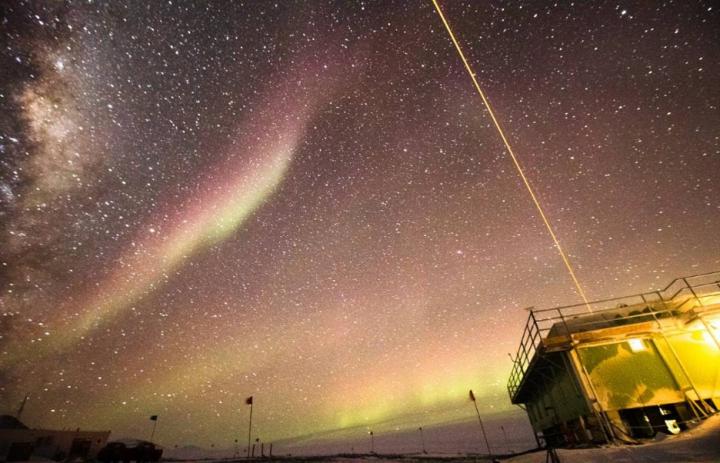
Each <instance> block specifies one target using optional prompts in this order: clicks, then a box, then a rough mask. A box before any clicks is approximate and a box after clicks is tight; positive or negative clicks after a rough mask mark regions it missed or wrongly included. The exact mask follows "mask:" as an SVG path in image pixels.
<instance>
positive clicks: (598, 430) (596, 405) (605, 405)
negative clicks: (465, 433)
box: [508, 272, 720, 446]
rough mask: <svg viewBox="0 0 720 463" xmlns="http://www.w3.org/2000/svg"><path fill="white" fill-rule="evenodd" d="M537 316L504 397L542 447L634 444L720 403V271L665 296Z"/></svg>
mask: <svg viewBox="0 0 720 463" xmlns="http://www.w3.org/2000/svg"><path fill="white" fill-rule="evenodd" d="M590 306H591V308H592V312H590V311H589V310H588V308H587V306H585V304H582V305H576V306H568V307H559V308H554V309H543V310H532V311H531V312H530V315H529V317H528V322H527V325H526V327H525V331H524V333H523V336H522V340H521V342H520V347H519V349H518V352H517V354H516V357H515V358H514V359H513V360H514V363H513V369H512V373H511V375H510V379H509V381H508V393H509V394H510V399H511V400H512V402H513V403H514V404H517V405H519V406H520V407H522V408H523V409H525V410H526V411H527V414H528V417H529V418H530V422H531V424H532V427H533V429H534V430H535V433H536V437H537V439H538V442H539V443H542V442H544V443H545V444H547V445H549V446H572V445H576V444H583V443H588V442H596V443H598V442H609V441H616V442H623V441H624V442H633V441H635V440H637V439H639V438H643V437H651V436H654V435H655V433H656V432H658V431H660V432H667V433H672V434H675V433H678V432H680V431H681V430H682V429H685V428H686V427H687V425H689V424H690V423H692V422H696V421H699V420H702V419H704V418H706V417H708V416H710V415H712V414H715V413H717V412H718V407H720V272H714V273H710V274H703V275H696V276H691V277H683V278H678V279H676V280H673V282H671V283H670V284H669V285H668V286H667V287H665V288H664V289H663V290H659V291H654V292H649V293H644V294H638V295H634V296H628V297H621V298H613V299H606V300H602V301H597V302H592V303H590Z"/></svg>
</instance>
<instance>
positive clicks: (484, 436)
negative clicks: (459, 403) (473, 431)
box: [470, 389, 492, 459]
mask: <svg viewBox="0 0 720 463" xmlns="http://www.w3.org/2000/svg"><path fill="white" fill-rule="evenodd" d="M470 400H472V403H473V405H475V413H477V417H478V422H479V423H480V431H482V435H483V439H485V446H486V447H487V451H488V456H489V457H490V459H492V451H491V450H490V442H489V441H488V438H487V434H485V426H484V425H483V422H482V418H480V410H478V406H477V401H476V400H475V394H473V391H472V389H470Z"/></svg>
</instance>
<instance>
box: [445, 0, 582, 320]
mask: <svg viewBox="0 0 720 463" xmlns="http://www.w3.org/2000/svg"><path fill="white" fill-rule="evenodd" d="M432 2H433V5H434V6H435V10H436V11H437V12H438V15H440V19H441V20H442V22H443V24H444V25H445V29H446V30H447V32H448V35H449V36H450V40H452V43H453V45H455V49H456V50H457V52H458V55H460V59H461V60H462V62H463V64H464V65H465V70H467V72H468V74H469V75H470V78H471V79H472V82H473V84H474V85H475V90H477V93H478V95H480V98H481V99H482V101H483V104H484V105H485V108H487V110H488V113H490V118H491V119H492V121H493V123H494V124H495V128H496V129H497V131H498V133H499V134H500V138H502V141H503V143H504V144H505V148H506V149H507V151H508V153H509V154H510V158H511V159H512V161H513V164H514V165H515V169H516V170H517V172H518V174H520V178H522V181H523V183H524V184H525V188H527V191H528V193H530V197H531V198H532V201H533V203H535V207H536V208H537V210H538V213H540V217H541V218H542V221H543V222H544V223H545V227H546V228H547V231H548V233H550V236H551V237H552V240H553V242H554V243H555V247H556V248H557V250H558V252H559V253H560V257H561V258H562V260H563V262H564V263H565V267H567V270H568V272H569V273H570V277H571V278H572V281H573V283H575V288H576V289H577V292H578V294H579V295H580V297H581V298H582V300H583V302H584V303H585V306H586V307H587V309H588V311H590V312H592V308H591V307H590V303H589V302H588V300H587V297H586V296H585V291H583V289H582V286H581V285H580V281H579V280H578V279H577V277H576V276H575V272H574V271H573V268H572V265H571V264H570V259H569V258H568V256H567V255H566V254H565V251H563V248H562V246H560V241H559V240H558V238H557V236H556V235H555V232H554V231H553V228H552V226H551V225H550V221H549V220H548V218H547V216H546V215H545V211H544V210H543V208H542V206H541V205H540V201H539V200H538V198H537V196H536V195H535V191H534V190H533V188H532V186H531V185H530V181H529V180H528V178H527V176H526V175H525V172H524V171H523V169H522V166H521V165H520V162H519V161H518V158H517V156H515V153H514V152H513V150H512V148H511V147H510V142H509V141H508V139H507V137H506V136H505V132H504V131H503V129H502V127H501V126H500V122H499V121H498V119H497V118H496V117H495V112H494V111H493V109H492V107H491V106H490V101H488V99H487V97H486V96H485V92H483V91H482V88H480V84H479V83H478V81H477V78H476V77H475V73H474V72H473V70H472V67H470V63H469V62H468V60H467V58H465V54H464V53H463V51H462V48H460V44H459V43H458V41H457V39H456V38H455V34H454V33H453V31H452V28H451V27H450V24H449V23H448V21H447V19H446V18H445V15H444V14H443V12H442V9H440V4H439V3H438V2H437V0H432Z"/></svg>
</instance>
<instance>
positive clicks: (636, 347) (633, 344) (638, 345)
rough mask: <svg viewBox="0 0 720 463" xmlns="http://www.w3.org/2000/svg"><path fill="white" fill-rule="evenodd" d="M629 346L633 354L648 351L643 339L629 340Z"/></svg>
mask: <svg viewBox="0 0 720 463" xmlns="http://www.w3.org/2000/svg"><path fill="white" fill-rule="evenodd" d="M628 344H629V345H630V350H631V351H633V352H642V351H644V350H646V347H645V341H643V340H642V339H638V338H633V339H629V340H628Z"/></svg>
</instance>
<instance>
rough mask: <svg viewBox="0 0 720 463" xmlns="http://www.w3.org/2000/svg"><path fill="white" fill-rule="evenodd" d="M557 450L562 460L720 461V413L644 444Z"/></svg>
mask: <svg viewBox="0 0 720 463" xmlns="http://www.w3.org/2000/svg"><path fill="white" fill-rule="evenodd" d="M659 436H660V435H659ZM662 436H663V437H664V435H662ZM557 453H558V456H559V457H560V461H561V462H562V463H605V462H612V463H635V462H672V463H681V462H700V461H702V462H720V416H713V417H711V418H709V419H707V420H705V421H704V422H702V423H700V424H699V425H698V426H697V427H695V428H693V429H690V430H688V431H686V432H684V433H682V434H680V435H677V436H672V437H665V438H664V439H662V438H660V439H658V440H656V441H654V442H651V443H647V444H643V445H635V446H622V447H604V448H594V449H577V450H558V452H557ZM545 457H546V455H545V453H541V452H538V453H532V454H527V455H522V456H519V457H515V458H511V459H508V460H504V461H506V462H510V463H545Z"/></svg>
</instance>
